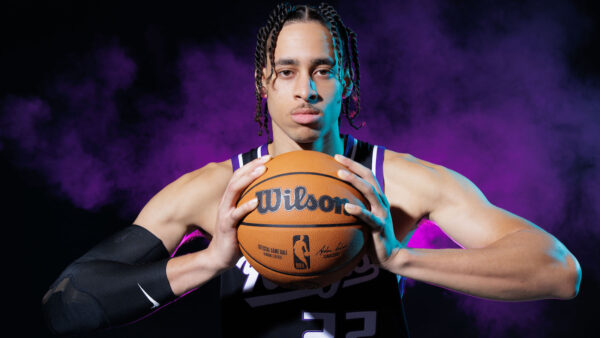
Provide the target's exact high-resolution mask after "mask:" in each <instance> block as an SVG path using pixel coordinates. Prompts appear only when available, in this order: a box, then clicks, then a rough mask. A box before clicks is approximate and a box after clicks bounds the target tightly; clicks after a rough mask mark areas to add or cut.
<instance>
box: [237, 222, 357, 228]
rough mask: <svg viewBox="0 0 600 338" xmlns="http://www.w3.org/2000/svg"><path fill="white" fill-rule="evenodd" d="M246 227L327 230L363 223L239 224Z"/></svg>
mask: <svg viewBox="0 0 600 338" xmlns="http://www.w3.org/2000/svg"><path fill="white" fill-rule="evenodd" d="M242 225H247V226H251V227H266V228H327V227H344V226H352V225H363V223H356V222H354V223H338V224H262V223H248V222H241V223H240V226H242Z"/></svg>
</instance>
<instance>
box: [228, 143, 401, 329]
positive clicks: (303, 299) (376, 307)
mask: <svg viewBox="0 0 600 338" xmlns="http://www.w3.org/2000/svg"><path fill="white" fill-rule="evenodd" d="M384 151H385V148H383V147H381V146H374V145H371V144H369V143H366V142H363V141H359V140H357V139H355V138H353V137H352V136H351V135H345V136H344V155H345V156H347V157H349V158H352V159H353V160H355V161H357V162H359V163H361V164H363V165H364V166H366V167H367V168H370V169H371V170H372V171H373V173H374V174H375V176H376V178H377V180H378V181H379V184H380V186H381V187H382V189H383V188H384V182H383V155H384ZM266 154H268V151H267V145H266V144H265V145H262V146H260V147H258V148H254V149H251V150H249V151H248V152H246V153H243V154H239V155H236V156H234V157H232V159H231V160H232V164H233V170H234V171H235V170H237V169H238V168H239V167H241V166H243V165H244V164H246V163H248V162H249V161H252V160H254V159H255V158H258V157H261V156H263V155H266ZM403 286H404V279H403V278H400V277H399V276H396V275H395V274H392V273H390V272H389V271H387V270H384V269H380V268H379V267H378V266H377V265H374V264H372V263H371V262H370V260H369V258H368V256H367V255H365V256H363V258H362V261H361V262H360V263H359V264H358V265H357V266H356V268H355V269H354V271H353V272H352V273H350V274H349V275H348V276H346V277H344V278H343V279H342V280H341V281H339V282H336V283H333V284H332V285H329V286H327V287H324V288H320V289H305V290H289V289H284V288H280V287H278V286H277V285H275V284H274V283H272V282H270V281H268V280H266V279H264V278H262V277H261V276H260V274H259V273H258V272H257V271H256V270H255V269H254V268H252V267H251V266H250V264H249V263H248V262H247V261H246V259H245V258H244V257H242V258H241V259H240V260H239V261H238V262H237V264H236V266H235V267H234V268H231V269H229V270H228V271H226V272H224V273H223V274H222V275H221V320H222V324H223V325H222V327H223V328H222V332H223V336H224V337H241V336H243V337H274V338H275V337H276V338H282V337H285V338H288V337H289V338H295V337H307V338H317V337H348V338H353V337H408V330H407V326H406V318H405V315H404V309H403V305H402V298H401V297H402V290H403ZM240 333H242V334H241V335H240Z"/></svg>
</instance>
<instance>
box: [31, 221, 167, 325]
mask: <svg viewBox="0 0 600 338" xmlns="http://www.w3.org/2000/svg"><path fill="white" fill-rule="evenodd" d="M168 259H169V255H168V252H167V251H166V249H165V247H164V246H163V245H162V242H161V241H160V239H158V238H157V237H155V236H154V235H153V234H152V233H150V232H149V231H148V230H146V229H144V228H142V227H139V226H131V227H128V228H126V229H123V230H122V231H120V232H119V233H117V234H115V235H114V236H112V237H111V238H109V239H107V240H105V241H103V242H102V243H101V244H99V245H98V246H96V247H95V248H93V249H92V250H90V251H89V252H88V253H86V254H85V255H83V256H82V257H81V258H79V259H77V260H76V261H75V262H73V263H72V264H70V265H69V266H68V267H67V268H66V269H65V271H63V273H62V274H61V275H60V276H59V278H58V279H57V280H56V282H55V283H54V284H53V285H52V286H51V287H50V290H49V291H48V292H47V293H46V295H45V296H44V299H43V301H42V302H43V308H44V313H45V317H46V320H47V323H48V325H49V326H50V328H51V329H52V330H53V331H55V332H56V333H74V332H85V331H92V330H96V329H99V328H104V327H109V326H114V325H119V324H123V323H127V322H129V321H131V320H134V319H137V318H140V317H141V316H143V315H145V314H148V313H150V312H151V311H153V310H154V309H155V308H156V307H158V306H160V305H163V304H165V303H168V302H169V301H170V300H172V299H174V298H175V295H174V294H173V293H172V291H171V288H170V286H169V281H168V279H167V275H166V265H167V262H168Z"/></svg>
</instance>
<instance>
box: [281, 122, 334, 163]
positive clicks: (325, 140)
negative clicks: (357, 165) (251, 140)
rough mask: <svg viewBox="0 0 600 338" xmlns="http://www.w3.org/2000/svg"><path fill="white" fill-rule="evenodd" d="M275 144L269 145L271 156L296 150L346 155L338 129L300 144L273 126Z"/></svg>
mask: <svg viewBox="0 0 600 338" xmlns="http://www.w3.org/2000/svg"><path fill="white" fill-rule="evenodd" d="M272 130H273V143H271V144H269V154H272V155H273V156H277V155H279V154H283V153H287V152H290V151H295V150H314V151H319V152H322V153H325V154H328V155H331V156H333V155H335V154H343V153H344V139H343V137H341V136H340V132H339V129H338V128H332V130H331V131H330V132H328V133H324V134H322V135H321V136H320V137H318V138H316V139H314V140H311V141H310V142H298V141H296V140H294V139H292V138H291V137H290V136H288V135H287V134H285V133H283V131H282V130H281V129H279V128H277V127H275V126H273V129H272Z"/></svg>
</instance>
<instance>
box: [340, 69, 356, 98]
mask: <svg viewBox="0 0 600 338" xmlns="http://www.w3.org/2000/svg"><path fill="white" fill-rule="evenodd" d="M342 86H344V91H343V92H342V99H346V98H348V97H349V96H350V95H352V89H353V88H354V83H353V82H352V76H350V69H346V71H345V72H344V78H343V79H342Z"/></svg>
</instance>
